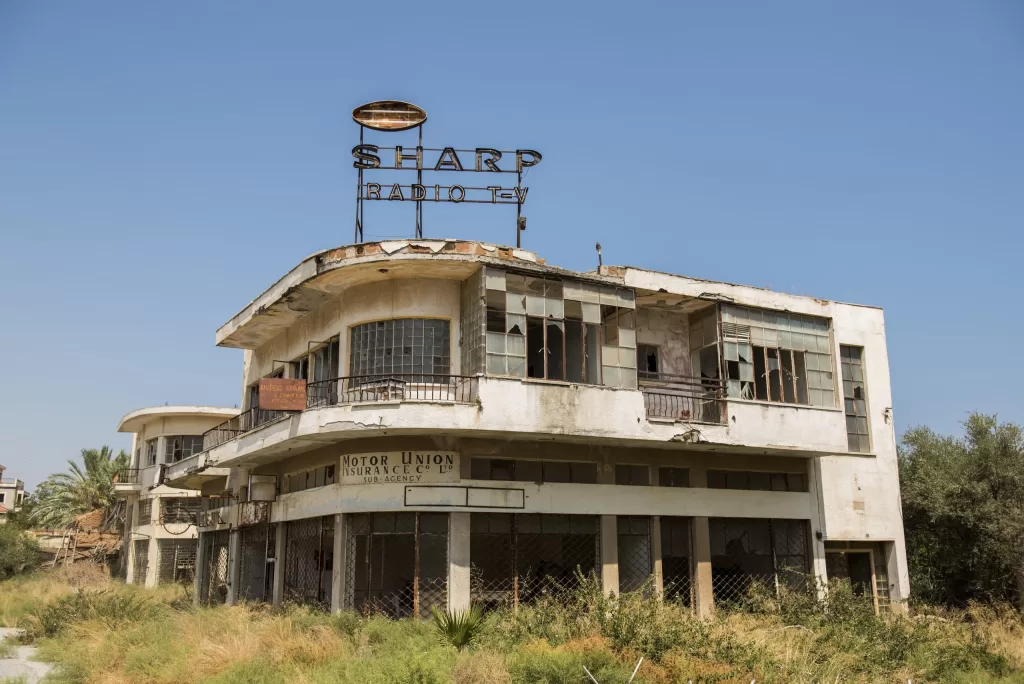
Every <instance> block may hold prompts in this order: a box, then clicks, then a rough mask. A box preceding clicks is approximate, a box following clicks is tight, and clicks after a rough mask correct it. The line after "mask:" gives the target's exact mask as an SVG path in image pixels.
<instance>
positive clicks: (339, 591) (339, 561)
mask: <svg viewBox="0 0 1024 684" xmlns="http://www.w3.org/2000/svg"><path fill="white" fill-rule="evenodd" d="M347 537H348V530H346V529H345V515H344V514H343V513H339V514H338V515H336V516H334V567H333V568H332V569H331V612H332V613H340V612H341V611H342V610H344V609H345V603H346V601H345V597H346V595H347V592H348V587H347V586H346V585H345V579H346V578H345V568H346V567H348V559H347V558H346V557H345V556H346V553H347V552H348V545H347V544H346V543H345V539H346V538H347Z"/></svg>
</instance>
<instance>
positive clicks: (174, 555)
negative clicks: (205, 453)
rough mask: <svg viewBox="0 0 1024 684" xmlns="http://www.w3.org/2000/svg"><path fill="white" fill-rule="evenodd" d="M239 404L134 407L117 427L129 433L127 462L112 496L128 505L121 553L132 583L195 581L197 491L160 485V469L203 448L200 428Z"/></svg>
mask: <svg viewBox="0 0 1024 684" xmlns="http://www.w3.org/2000/svg"><path fill="white" fill-rule="evenodd" d="M238 413H239V409H237V408H221V407H215V406H157V407H152V408H142V409H138V410H136V411H132V412H131V413H129V414H127V415H126V416H125V417H124V418H122V419H121V422H120V423H119V424H118V426H117V430H118V432H129V433H131V435H132V449H131V454H132V462H131V467H130V468H128V469H125V470H123V471H121V472H120V473H118V476H117V480H116V482H115V484H114V492H115V495H117V496H119V497H121V498H124V499H125V502H126V506H127V514H126V516H125V526H124V527H125V537H124V545H123V547H122V548H123V558H124V559H125V568H126V579H127V581H128V582H129V583H130V584H141V585H145V586H147V587H152V586H156V585H157V584H160V583H167V582H189V583H190V582H193V581H194V577H195V564H196V547H197V537H198V533H197V530H196V516H197V515H198V514H199V511H200V508H201V506H203V505H207V506H209V505H211V503H212V504H213V505H219V502H216V501H214V502H211V501H210V500H209V499H206V500H204V499H202V498H201V497H200V496H199V492H197V491H191V490H188V489H181V488H177V487H169V486H167V485H164V484H161V480H162V479H163V475H162V473H163V471H164V470H165V469H166V468H168V467H170V466H173V465H174V464H176V463H180V462H182V461H184V460H187V459H189V458H191V457H193V456H195V455H196V454H198V453H200V452H201V451H202V450H203V433H205V432H207V431H208V430H210V429H211V428H213V427H216V426H217V425H219V424H220V423H222V422H224V421H225V420H227V419H228V418H231V417H234V416H237V415H238Z"/></svg>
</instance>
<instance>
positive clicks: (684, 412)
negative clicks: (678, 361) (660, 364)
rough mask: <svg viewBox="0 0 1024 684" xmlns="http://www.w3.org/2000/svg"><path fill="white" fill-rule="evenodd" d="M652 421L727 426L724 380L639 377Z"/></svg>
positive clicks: (643, 374)
mask: <svg viewBox="0 0 1024 684" xmlns="http://www.w3.org/2000/svg"><path fill="white" fill-rule="evenodd" d="M637 377H638V381H639V386H640V391H641V392H642V393H643V396H644V409H645V410H646V412H647V418H648V419H655V420H659V419H660V420H671V421H677V422H681V423H707V424H710V425H723V424H725V419H726V411H725V386H724V384H723V383H722V381H721V380H717V379H709V378H695V377H690V376H686V375H672V374H669V373H648V372H645V371H640V372H638V373H637Z"/></svg>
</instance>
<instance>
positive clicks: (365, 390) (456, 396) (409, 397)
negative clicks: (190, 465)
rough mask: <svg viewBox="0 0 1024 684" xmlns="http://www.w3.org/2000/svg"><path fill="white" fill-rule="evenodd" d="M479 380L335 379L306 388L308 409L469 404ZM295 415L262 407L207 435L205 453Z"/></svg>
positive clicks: (410, 377)
mask: <svg viewBox="0 0 1024 684" xmlns="http://www.w3.org/2000/svg"><path fill="white" fill-rule="evenodd" d="M477 380H478V379H477V378H476V377H473V376H464V375H434V374H423V373H404V374H403V373H398V374H390V375H354V376H348V377H340V378H331V379H329V380H319V381H317V382H311V383H309V384H308V385H307V386H306V407H307V408H309V409H315V408H327V407H330V406H344V405H347V404H367V403H380V402H404V401H418V402H428V403H453V404H469V403H472V402H473V401H475V400H476V398H477ZM294 413H295V412H293V411H268V410H266V409H260V408H252V409H249V410H248V411H244V412H242V413H240V414H239V415H237V416H235V417H234V418H231V419H229V420H226V421H224V422H223V423H221V424H220V425H218V426H216V427H214V428H212V429H210V430H208V431H206V432H205V433H203V451H207V450H209V449H212V448H213V447H215V446H219V445H221V444H224V443H225V442H230V441H231V440H233V439H235V438H236V437H239V436H241V435H244V434H246V433H248V432H252V431H253V430H256V429H257V428H260V427H262V426H264V425H269V424H270V423H274V422H276V421H278V420H281V419H282V418H286V417H288V416H290V415H293V414H294Z"/></svg>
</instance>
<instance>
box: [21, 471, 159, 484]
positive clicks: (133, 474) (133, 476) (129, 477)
mask: <svg viewBox="0 0 1024 684" xmlns="http://www.w3.org/2000/svg"><path fill="white" fill-rule="evenodd" d="M4 484H7V483H6V482H5V483H4ZM114 484H139V469H138V468H121V469H120V470H118V471H117V473H116V474H115V475H114Z"/></svg>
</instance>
